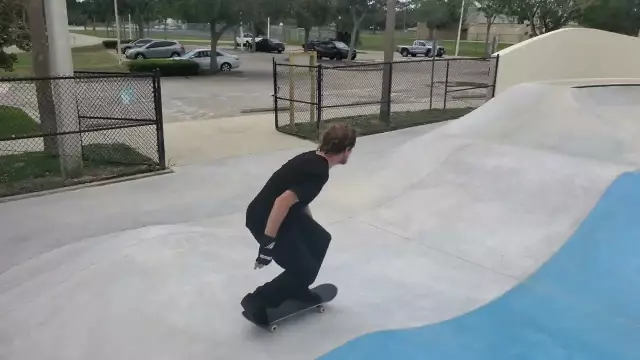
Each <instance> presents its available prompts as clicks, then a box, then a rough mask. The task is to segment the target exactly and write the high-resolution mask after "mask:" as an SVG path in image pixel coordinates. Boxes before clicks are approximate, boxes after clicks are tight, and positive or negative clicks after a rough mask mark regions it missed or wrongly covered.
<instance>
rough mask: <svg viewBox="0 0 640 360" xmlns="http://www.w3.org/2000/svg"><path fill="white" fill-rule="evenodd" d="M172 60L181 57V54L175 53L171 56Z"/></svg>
mask: <svg viewBox="0 0 640 360" xmlns="http://www.w3.org/2000/svg"><path fill="white" fill-rule="evenodd" d="M171 57H172V58H177V57H180V54H178V53H177V52H174V53H173V54H171Z"/></svg>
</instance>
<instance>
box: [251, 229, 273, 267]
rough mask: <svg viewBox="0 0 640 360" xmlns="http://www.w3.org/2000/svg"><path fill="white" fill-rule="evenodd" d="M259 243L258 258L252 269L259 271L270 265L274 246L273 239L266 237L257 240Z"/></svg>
mask: <svg viewBox="0 0 640 360" xmlns="http://www.w3.org/2000/svg"><path fill="white" fill-rule="evenodd" d="M258 242H259V243H260V249H259V250H258V257H257V258H256V264H255V266H254V267H253V268H254V269H260V268H262V267H264V266H267V265H269V264H271V260H272V259H273V246H274V245H275V244H276V242H275V239H274V238H272V237H271V236H268V235H262V237H261V238H260V239H258Z"/></svg>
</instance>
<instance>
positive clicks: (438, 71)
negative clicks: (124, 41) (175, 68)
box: [273, 57, 498, 139]
mask: <svg viewBox="0 0 640 360" xmlns="http://www.w3.org/2000/svg"><path fill="white" fill-rule="evenodd" d="M497 65H498V58H497V57H493V58H454V59H450V58H446V59H430V58H429V59H425V60H407V61H396V62H392V63H382V62H380V63H359V64H344V65H333V66H328V65H326V64H322V63H321V64H318V65H316V66H306V65H295V64H288V63H276V62H275V61H274V62H273V82H274V96H273V98H274V111H275V127H276V129H277V130H279V131H281V132H284V133H289V134H293V135H297V136H301V137H304V138H309V139H317V137H318V135H319V134H320V133H321V132H322V131H323V129H324V127H325V126H326V125H327V124H329V123H332V122H345V121H346V122H349V123H351V124H352V125H354V126H355V127H356V128H357V129H358V131H359V132H360V133H361V134H371V133H376V132H381V131H387V130H391V129H397V128H403V127H409V126H415V125H421V124H426V123H432V122H438V121H446V120H450V119H454V118H458V117H460V116H462V115H464V114H466V113H468V112H470V111H472V110H473V109H475V108H477V107H478V106H480V105H482V104H483V103H484V102H486V101H487V100H488V99H490V98H491V97H493V93H494V85H495V69H496V68H497ZM385 67H390V70H391V71H390V73H391V80H390V83H389V86H386V87H385V86H383V73H384V68H385ZM385 114H387V115H385Z"/></svg>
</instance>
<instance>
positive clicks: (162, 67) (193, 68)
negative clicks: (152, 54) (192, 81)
mask: <svg viewBox="0 0 640 360" xmlns="http://www.w3.org/2000/svg"><path fill="white" fill-rule="evenodd" d="M127 67H128V68H129V71H130V72H138V73H141V72H142V73H150V72H153V71H155V70H158V71H160V75H162V76H189V75H198V73H199V70H200V66H199V65H198V63H196V62H195V61H191V60H171V59H149V60H132V61H129V62H128V63H127Z"/></svg>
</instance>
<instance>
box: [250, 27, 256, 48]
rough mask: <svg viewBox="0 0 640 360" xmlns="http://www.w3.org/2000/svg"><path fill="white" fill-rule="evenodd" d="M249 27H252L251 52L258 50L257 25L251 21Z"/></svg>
mask: <svg viewBox="0 0 640 360" xmlns="http://www.w3.org/2000/svg"><path fill="white" fill-rule="evenodd" d="M249 28H250V29H251V49H250V51H251V52H256V27H255V23H254V22H253V21H249Z"/></svg>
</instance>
